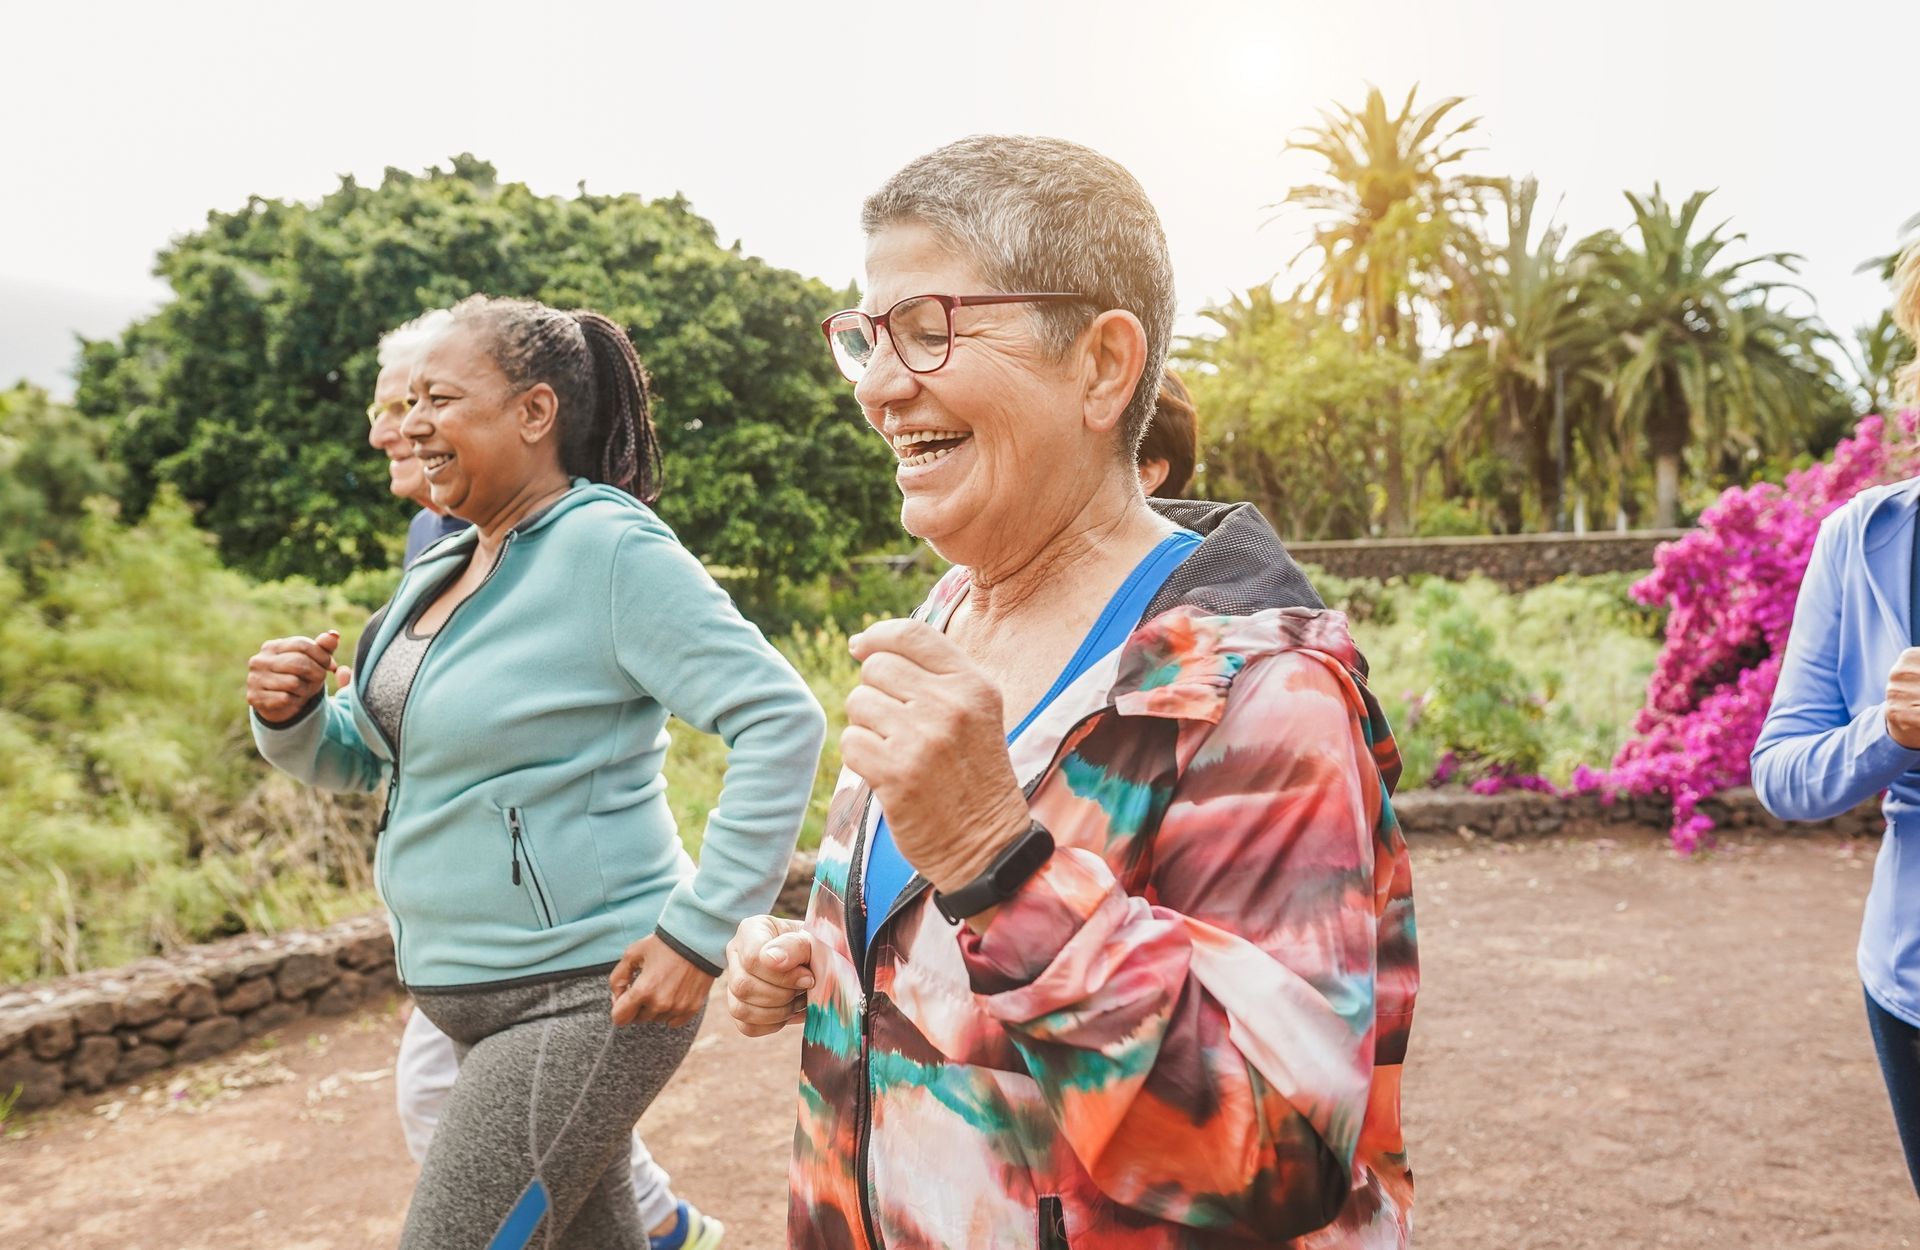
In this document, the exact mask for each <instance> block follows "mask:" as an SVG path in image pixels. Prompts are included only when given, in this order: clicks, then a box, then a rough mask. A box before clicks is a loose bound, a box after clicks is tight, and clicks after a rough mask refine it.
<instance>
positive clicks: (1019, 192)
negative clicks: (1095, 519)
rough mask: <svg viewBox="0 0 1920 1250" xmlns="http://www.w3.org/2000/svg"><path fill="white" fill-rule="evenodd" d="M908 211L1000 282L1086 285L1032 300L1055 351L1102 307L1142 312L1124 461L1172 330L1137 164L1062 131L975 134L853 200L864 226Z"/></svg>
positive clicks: (1156, 231)
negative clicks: (1142, 353) (1143, 342)
mask: <svg viewBox="0 0 1920 1250" xmlns="http://www.w3.org/2000/svg"><path fill="white" fill-rule="evenodd" d="M906 222H918V223H920V224H921V225H923V226H925V227H926V228H927V229H929V230H931V231H932V232H933V234H934V235H935V236H936V237H937V238H939V239H940V241H941V242H942V243H944V244H945V245H946V246H947V247H949V248H951V249H953V251H954V252H955V253H956V254H958V255H960V256H963V257H965V258H966V260H967V261H968V263H970V264H971V265H972V266H973V267H974V268H975V269H976V270H978V271H979V274H980V277H981V278H982V279H983V280H984V281H986V282H988V283H990V284H991V285H992V286H994V287H996V288H998V289H999V290H1001V291H1007V292H1015V291H1072V292H1075V293H1077V294H1080V295H1084V296H1086V297H1087V302H1086V303H1084V304H1082V303H1077V302H1076V303H1071V304H1051V305H1034V306H1031V307H1030V308H1029V310H1028V315H1029V316H1031V317H1033V318H1034V320H1035V321H1036V322H1037V323H1038V324H1039V326H1040V327H1041V335H1042V342H1043V343H1044V344H1045V345H1046V346H1047V348H1048V349H1049V350H1051V351H1052V352H1054V353H1055V354H1056V355H1059V354H1063V353H1064V352H1065V351H1066V350H1067V349H1068V348H1069V347H1070V346H1072V344H1073V341H1074V340H1075V339H1076V338H1078V337H1079V335H1080V332H1081V331H1082V330H1085V329H1086V328H1087V324H1088V323H1089V322H1090V321H1092V320H1093V318H1094V317H1095V316H1097V315H1099V314H1100V313H1102V312H1105V311H1107V310H1108V309H1114V308H1118V309H1123V310H1125V311H1127V312H1130V313H1132V314H1133V315H1134V316H1135V317H1138V318H1139V319H1140V324H1141V326H1142V327H1143V328H1144V329H1145V330H1146V336H1147V364H1146V368H1145V369H1143V370H1141V373H1140V381H1139V383H1138V384H1137V385H1136V386H1135V387H1134V391H1133V399H1132V400H1131V402H1129V403H1128V405H1127V410H1126V414H1125V419H1124V420H1123V421H1122V423H1121V429H1122V432H1123V437H1122V439H1121V447H1122V452H1123V454H1124V455H1125V457H1126V458H1127V459H1128V460H1129V461H1131V459H1132V458H1133V454H1134V449H1135V448H1136V447H1137V446H1138V445H1139V442H1140V437H1141V435H1142V434H1144V433H1145V432H1146V428H1147V422H1148V420H1149V419H1151V418H1152V416H1153V405H1154V398H1155V396H1156V395H1157V394H1158V393H1159V390H1160V375H1161V373H1162V372H1163V371H1164V369H1165V368H1166V363H1167V346H1168V344H1169V342H1170V341H1171V340H1172V337H1173V262H1172V261H1171V260H1170V259H1169V258H1168V256H1167V236H1166V233H1165V232H1164V231H1163V230H1162V229H1161V228H1160V215H1159V214H1158V213H1156V212H1155V211H1154V209H1153V205H1152V204H1151V203H1150V202H1148V200H1147V193H1146V192H1145V191H1144V190H1143V189H1142V188H1141V186H1140V183H1139V182H1138V181H1136V180H1135V178H1134V176H1133V175H1132V174H1130V173H1128V172H1127V171H1126V170H1125V169H1123V168H1122V167H1121V166H1120V165H1119V164H1118V163H1116V162H1114V161H1112V160H1109V159H1108V158H1107V157H1104V156H1102V155H1100V154H1099V153H1098V152H1095V151H1093V150H1092V149H1091V148H1085V147H1082V146H1080V145H1079V144H1077V143H1069V142H1067V141H1066V140H1064V139H1045V138H1035V137H1032V136H1026V135H973V136H971V137H969V138H965V139H961V140H959V141H958V142H956V143H950V144H948V145H947V146H946V147H943V148H940V149H938V150H936V151H933V152H929V153H927V154H926V155H925V156H922V157H920V158H919V159H918V160H916V161H913V162H912V163H911V164H909V165H907V166H906V168H904V169H902V170H901V171H900V172H899V173H897V174H895V175H894V176H893V177H891V178H889V179H888V180H887V183H886V185H885V186H883V187H881V188H880V189H879V190H878V191H876V192H874V193H873V194H872V195H871V196H869V197H867V202H866V204H865V206H864V207H863V208H862V210H861V215H860V224H861V226H862V228H864V229H865V231H866V233H867V235H868V236H869V237H872V236H873V235H876V234H878V233H880V232H881V231H882V230H885V229H886V228H888V227H889V226H895V225H900V224H903V223H906ZM935 294H955V295H964V294H972V292H965V291H954V292H935Z"/></svg>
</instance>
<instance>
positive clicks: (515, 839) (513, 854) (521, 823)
mask: <svg viewBox="0 0 1920 1250" xmlns="http://www.w3.org/2000/svg"><path fill="white" fill-rule="evenodd" d="M500 815H501V817H502V818H503V819H504V820H505V821H506V825H507V856H508V860H507V865H508V866H507V873H508V875H509V876H510V877H511V878H512V880H513V883H514V884H515V885H517V886H519V887H520V892H521V893H522V894H524V895H525V896H526V899H527V906H528V907H530V908H531V909H532V912H533V923H534V925H535V927H537V928H541V929H551V928H552V927H553V905H552V903H551V902H549V900H548V896H547V888H546V886H544V885H542V884H541V883H540V871H539V869H538V868H536V867H535V866H534V862H533V848H532V846H531V845H530V844H529V843H528V841H527V821H526V814H525V812H524V811H523V809H521V808H518V807H508V808H504V809H502V810H501V813H500Z"/></svg>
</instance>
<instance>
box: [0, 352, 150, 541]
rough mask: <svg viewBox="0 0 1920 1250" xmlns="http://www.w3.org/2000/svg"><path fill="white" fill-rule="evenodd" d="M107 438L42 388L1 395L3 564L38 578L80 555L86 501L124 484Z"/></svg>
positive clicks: (105, 431)
mask: <svg viewBox="0 0 1920 1250" xmlns="http://www.w3.org/2000/svg"><path fill="white" fill-rule="evenodd" d="M109 437H110V431H109V430H108V428H107V426H106V425H105V424H104V423H102V422H99V421H90V420H88V419H87V418H85V417H83V416H81V415H80V414H79V413H77V412H75V411H74V410H73V409H72V408H69V407H67V406H65V405H64V404H57V403H55V402H53V400H51V399H50V398H48V396H47V393H46V392H45V391H43V390H41V389H40V388H39V387H37V386H29V385H28V384H27V383H25V382H22V383H21V384H19V385H18V386H16V387H14V388H13V389H12V390H10V391H0V561H4V562H5V563H7V564H9V565H11V566H13V567H14V568H16V569H18V570H20V572H21V573H22V575H23V576H27V577H35V576H37V575H38V574H39V573H41V572H42V571H43V570H44V569H45V568H46V567H47V566H49V565H50V564H53V563H55V562H57V561H59V560H60V559H62V558H64V557H66V556H69V555H71V554H72V553H73V552H74V551H75V550H76V549H77V548H78V546H79V543H80V535H81V530H82V527H83V526H84V524H85V522H86V518H87V509H86V503H87V500H88V499H90V498H92V497H93V496H95V495H111V494H113V493H115V492H116V491H117V490H118V488H119V485H120V478H121V474H120V473H119V472H118V471H117V470H116V468H115V467H114V466H113V465H112V464H111V463H109V462H108V460H107V459H106V450H107V442H108V439H109Z"/></svg>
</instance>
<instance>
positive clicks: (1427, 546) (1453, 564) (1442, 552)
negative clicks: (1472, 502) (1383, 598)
mask: <svg viewBox="0 0 1920 1250" xmlns="http://www.w3.org/2000/svg"><path fill="white" fill-rule="evenodd" d="M1686 532H1687V531H1685V530H1638V531H1634V532H1632V533H1626V534H1518V535H1513V536H1509V537H1499V538H1417V539H1415V538H1408V539H1360V540H1356V541H1352V542H1319V543H1294V542H1290V543H1288V544H1287V550H1288V551H1290V552H1292V553H1293V558H1294V559H1296V560H1299V561H1300V562H1302V563H1303V564H1315V565H1318V566H1319V567H1321V568H1323V569H1325V570H1326V571H1327V572H1329V573H1331V574H1333V575H1334V576H1335V577H1370V578H1373V579H1374V580H1376V581H1386V580H1387V579H1388V578H1391V577H1407V576H1410V575H1412V574H1415V573H1425V574H1430V575H1432V576H1436V577H1445V578H1448V579H1450V580H1453V581H1461V580H1464V579H1465V578H1466V577H1467V576H1468V575H1469V574H1473V573H1479V574H1481V575H1482V576H1484V577H1487V578H1490V579H1492V580H1493V581H1496V582H1498V583H1500V584H1501V585H1502V586H1504V587H1505V588H1506V589H1508V590H1525V589H1527V588H1528V587H1529V586H1541V585H1545V584H1546V583H1548V582H1550V581H1552V580H1553V579H1554V578H1556V577H1559V576H1561V575H1562V574H1566V573H1573V574H1579V575H1582V576H1585V575H1590V574H1594V573H1634V572H1639V571H1641V570H1643V569H1650V568H1652V567H1653V553H1654V549H1655V548H1656V547H1658V546H1659V545H1660V544H1661V543H1664V542H1671V541H1673V540H1674V539H1676V538H1679V537H1680V536H1681V535H1683V534H1685V533H1686Z"/></svg>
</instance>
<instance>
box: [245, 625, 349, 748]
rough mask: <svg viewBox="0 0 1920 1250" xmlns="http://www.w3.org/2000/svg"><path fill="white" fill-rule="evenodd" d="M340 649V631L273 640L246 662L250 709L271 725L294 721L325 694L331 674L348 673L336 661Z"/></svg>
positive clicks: (333, 630) (334, 630)
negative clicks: (334, 656)
mask: <svg viewBox="0 0 1920 1250" xmlns="http://www.w3.org/2000/svg"><path fill="white" fill-rule="evenodd" d="M339 648H340V631H339V630H337V629H330V630H327V631H326V632H325V633H323V634H321V635H320V636H319V637H318V638H274V639H270V640H268V641H267V642H263V643H261V644H260V650H259V651H258V652H256V653H255V654H254V657H253V658H252V659H251V660H248V661H247V706H248V707H250V708H252V709H253V710H254V712H255V713H257V714H258V715H259V717H260V719H261V720H263V721H265V722H267V724H269V725H279V724H284V723H286V722H287V721H290V720H292V719H293V718H294V717H296V716H298V715H299V714H300V712H301V710H302V709H303V708H305V707H306V706H307V704H309V703H311V702H312V701H313V700H314V699H315V698H317V697H319V696H320V695H323V694H325V693H326V690H327V674H328V673H331V672H334V671H336V670H338V671H340V672H341V673H343V674H344V673H345V672H346V670H345V669H341V668H340V666H339V665H337V664H335V663H334V662H333V653H334V652H335V651H337V650H339ZM341 684H342V685H344V684H345V679H344V678H343V679H342V683H341Z"/></svg>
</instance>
